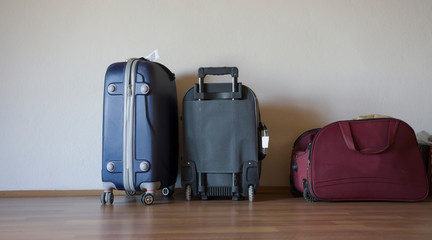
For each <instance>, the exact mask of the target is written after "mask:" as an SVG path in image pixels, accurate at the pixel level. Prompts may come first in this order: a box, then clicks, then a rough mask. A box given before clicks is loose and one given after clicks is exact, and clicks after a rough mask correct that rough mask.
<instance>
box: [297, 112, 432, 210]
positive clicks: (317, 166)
mask: <svg viewBox="0 0 432 240" xmlns="http://www.w3.org/2000/svg"><path fill="white" fill-rule="evenodd" d="M306 155H308V156H307V164H306V165H307V172H306V175H307V176H306V177H304V179H302V184H303V196H304V197H305V199H306V200H308V201H318V200H323V201H420V200H423V199H425V198H426V197H427V195H428V180H427V176H426V170H425V166H424V162H423V159H422V157H421V154H420V151H419V147H418V144H417V140H416V136H415V133H414V131H413V129H412V128H411V127H410V126H409V125H408V124H407V123H405V122H403V121H401V120H398V119H392V118H383V119H367V120H352V121H339V122H335V123H332V124H330V125H327V126H326V127H324V128H322V129H321V130H319V131H318V132H316V135H315V136H314V138H313V142H312V144H311V145H310V146H309V147H308V149H306ZM303 157H304V156H303ZM298 167H299V166H298ZM297 171H300V169H298V170H297ZM298 180H299V179H298ZM298 180H297V181H298ZM298 190H301V189H298Z"/></svg>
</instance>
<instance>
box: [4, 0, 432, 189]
mask: <svg viewBox="0 0 432 240" xmlns="http://www.w3.org/2000/svg"><path fill="white" fill-rule="evenodd" d="M0 34H1V36H0V83H1V85H0V112H1V115H0V165H1V173H0V190H32V189H38V190H39V189H50V190H51V189H99V188H101V180H100V167H101V166H100V165H101V163H100V162H101V145H102V143H101V136H102V100H103V81H104V75H105V70H106V68H107V66H108V65H109V64H110V63H112V62H116V61H124V60H126V59H127V58H129V57H137V56H145V55H147V54H148V53H150V52H151V51H152V50H154V49H156V48H157V49H159V53H160V55H161V59H160V62H162V63H164V64H165V65H166V66H168V67H169V68H171V69H172V70H173V71H174V72H175V73H176V75H177V84H178V85H177V86H178V87H177V88H178V95H179V97H178V99H179V101H180V102H181V100H182V97H183V94H184V93H185V91H186V89H188V88H189V87H191V86H192V84H193V83H194V82H195V81H196V80H197V69H198V67H201V66H231V65H235V66H237V67H238V68H239V71H240V78H239V80H240V81H241V82H243V83H244V84H245V85H248V86H249V87H251V88H252V89H253V90H254V91H255V92H256V94H257V95H258V97H259V100H260V104H261V114H262V119H263V120H264V122H265V123H267V125H268V127H269V130H270V135H271V140H270V148H271V149H270V150H269V156H268V158H267V159H265V162H264V163H263V176H262V178H261V185H265V186H275V185H278V186H280V185H284V186H286V185H288V184H289V181H288V176H289V162H290V156H289V155H290V151H291V147H292V144H293V141H294V140H295V138H296V137H297V136H298V135H299V134H301V133H302V132H303V131H305V130H307V129H310V128H315V127H321V126H324V125H326V124H328V123H330V122H332V121H336V120H341V119H350V118H353V117H355V116H357V115H365V114H371V113H380V114H386V115H391V116H394V117H397V118H400V119H403V120H405V121H406V122H408V123H409V124H410V125H411V126H412V127H413V128H414V129H415V131H416V132H418V131H420V130H427V131H429V132H432V123H431V120H432V111H430V102H429V100H430V93H431V88H432V81H431V78H432V77H431V76H432V1H412V0H406V1H396V0H380V1H376V0H368V1H348V0H347V1H341V0H340V1H337V0H334V1H319V0H316V1H287V0H281V1H248V0H241V1H240V0H224V1H210V0H205V1H201V0H188V1H168V0H162V1H161V0H155V1H105V0H100V1H15V0H11V1H5V0H1V1H0ZM228 80H229V78H228ZM180 102H179V103H180Z"/></svg>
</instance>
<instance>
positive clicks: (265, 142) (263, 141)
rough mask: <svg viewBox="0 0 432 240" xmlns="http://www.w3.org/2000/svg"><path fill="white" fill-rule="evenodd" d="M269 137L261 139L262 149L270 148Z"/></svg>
mask: <svg viewBox="0 0 432 240" xmlns="http://www.w3.org/2000/svg"><path fill="white" fill-rule="evenodd" d="M269 140H270V139H269V136H262V137H261V145H262V148H268V145H269Z"/></svg>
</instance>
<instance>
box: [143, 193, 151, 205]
mask: <svg viewBox="0 0 432 240" xmlns="http://www.w3.org/2000/svg"><path fill="white" fill-rule="evenodd" d="M141 202H142V203H144V204H145V205H152V204H153V202H154V197H153V194H151V193H144V194H142V195H141Z"/></svg>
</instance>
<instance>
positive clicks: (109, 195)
mask: <svg viewBox="0 0 432 240" xmlns="http://www.w3.org/2000/svg"><path fill="white" fill-rule="evenodd" d="M100 201H101V203H102V204H112V203H113V202H114V194H113V192H112V191H105V192H103V193H102V194H101V196H100Z"/></svg>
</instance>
